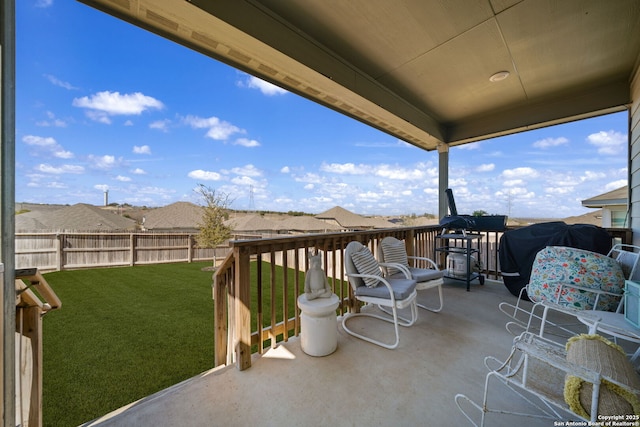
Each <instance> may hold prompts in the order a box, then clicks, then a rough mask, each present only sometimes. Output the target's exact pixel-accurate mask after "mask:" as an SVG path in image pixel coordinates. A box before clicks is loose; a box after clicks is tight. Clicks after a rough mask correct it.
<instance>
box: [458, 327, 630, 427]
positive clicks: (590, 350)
mask: <svg viewBox="0 0 640 427" xmlns="http://www.w3.org/2000/svg"><path fill="white" fill-rule="evenodd" d="M485 365H486V366H487V368H488V369H489V371H490V372H489V373H488V374H487V376H486V378H485V384H484V395H483V400H482V404H479V403H476V402H475V401H473V400H472V399H470V398H469V397H467V396H466V395H464V394H457V395H456V396H455V402H456V405H457V406H458V409H460V411H462V413H463V414H464V415H465V417H466V418H467V419H468V420H469V421H470V422H471V423H472V424H473V425H475V426H478V425H480V426H484V425H491V424H493V423H495V421H494V420H489V419H488V415H489V414H494V415H505V414H508V415H511V416H518V417H530V418H541V419H548V420H549V425H553V421H557V420H567V419H576V418H579V419H581V420H584V421H591V422H592V423H595V422H596V421H602V420H603V419H611V418H600V417H602V416H612V415H617V416H623V417H624V416H625V415H627V416H633V414H637V413H638V410H640V400H639V399H638V397H639V395H640V377H638V374H637V373H636V372H635V370H634V368H633V366H632V365H631V363H630V362H629V361H628V359H627V358H626V356H625V355H624V352H623V351H622V350H621V349H620V348H618V347H617V346H616V345H615V344H613V343H611V342H608V341H607V340H606V339H604V338H602V337H601V336H599V335H586V334H585V335H580V336H576V337H574V338H571V339H570V340H569V341H568V342H567V343H566V346H560V345H557V344H556V343H553V342H551V341H548V340H545V339H544V338H542V337H540V336H537V335H534V334H530V333H523V334H522V335H520V336H519V337H517V338H516V339H515V340H514V345H513V347H512V350H511V353H510V354H509V356H508V358H507V359H506V360H505V361H504V362H501V361H500V360H498V359H496V358H494V357H486V358H485ZM495 379H497V380H498V382H499V383H502V384H503V385H504V386H506V388H505V389H503V390H494V384H495V383H496V381H492V380H495ZM501 396H502V397H504V396H509V397H512V396H517V397H519V398H521V399H523V400H522V404H519V405H514V403H516V402H514V401H513V399H510V400H509V401H508V402H506V401H505V400H504V398H503V399H501ZM465 402H466V404H465ZM469 405H470V406H469ZM463 406H464V407H463ZM473 408H475V410H476V411H477V412H476V414H477V413H478V412H479V413H480V415H479V416H478V415H475V416H473V415H471V411H472V410H473ZM634 419H635V418H634ZM492 421H493V422H492ZM511 422H513V421H511ZM585 425H586V423H585ZM593 425H596V424H593Z"/></svg>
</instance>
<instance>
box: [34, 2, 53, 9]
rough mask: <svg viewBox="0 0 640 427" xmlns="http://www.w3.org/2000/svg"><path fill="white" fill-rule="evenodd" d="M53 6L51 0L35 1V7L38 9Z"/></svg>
mask: <svg viewBox="0 0 640 427" xmlns="http://www.w3.org/2000/svg"><path fill="white" fill-rule="evenodd" d="M50 6H53V0H37V1H36V7H38V8H42V9H44V8H47V7H50Z"/></svg>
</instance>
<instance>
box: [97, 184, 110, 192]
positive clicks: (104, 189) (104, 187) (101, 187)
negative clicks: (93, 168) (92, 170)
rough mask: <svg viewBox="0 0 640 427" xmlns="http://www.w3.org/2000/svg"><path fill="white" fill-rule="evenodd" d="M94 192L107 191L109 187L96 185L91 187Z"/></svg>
mask: <svg viewBox="0 0 640 427" xmlns="http://www.w3.org/2000/svg"><path fill="white" fill-rule="evenodd" d="M93 188H95V189H96V190H100V191H107V190H109V186H108V185H107V184H96V185H94V186H93Z"/></svg>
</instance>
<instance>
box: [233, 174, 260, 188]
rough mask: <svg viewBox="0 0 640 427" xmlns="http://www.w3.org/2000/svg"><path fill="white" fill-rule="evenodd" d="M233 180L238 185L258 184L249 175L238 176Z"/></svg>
mask: <svg viewBox="0 0 640 427" xmlns="http://www.w3.org/2000/svg"><path fill="white" fill-rule="evenodd" d="M231 182H232V183H234V184H236V185H244V186H253V187H255V186H257V184H258V182H257V181H256V180H255V179H253V178H250V177H248V176H237V177H235V178H233V179H231Z"/></svg>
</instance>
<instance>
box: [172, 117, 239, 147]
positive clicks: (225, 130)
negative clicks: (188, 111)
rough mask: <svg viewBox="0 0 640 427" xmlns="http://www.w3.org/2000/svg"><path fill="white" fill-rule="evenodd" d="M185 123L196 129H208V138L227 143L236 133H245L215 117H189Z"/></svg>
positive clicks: (185, 119)
mask: <svg viewBox="0 0 640 427" xmlns="http://www.w3.org/2000/svg"><path fill="white" fill-rule="evenodd" d="M184 122H185V123H186V124H187V125H189V126H191V127H192V128H194V129H208V130H207V135H206V136H207V137H208V138H211V139H214V140H218V141H226V140H227V139H229V137H230V136H231V135H233V134H235V133H244V131H243V130H242V129H240V128H238V127H237V126H234V125H232V124H231V123H229V122H225V121H224V120H220V119H219V118H217V117H213V116H212V117H209V118H202V117H196V116H187V117H185V118H184Z"/></svg>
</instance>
